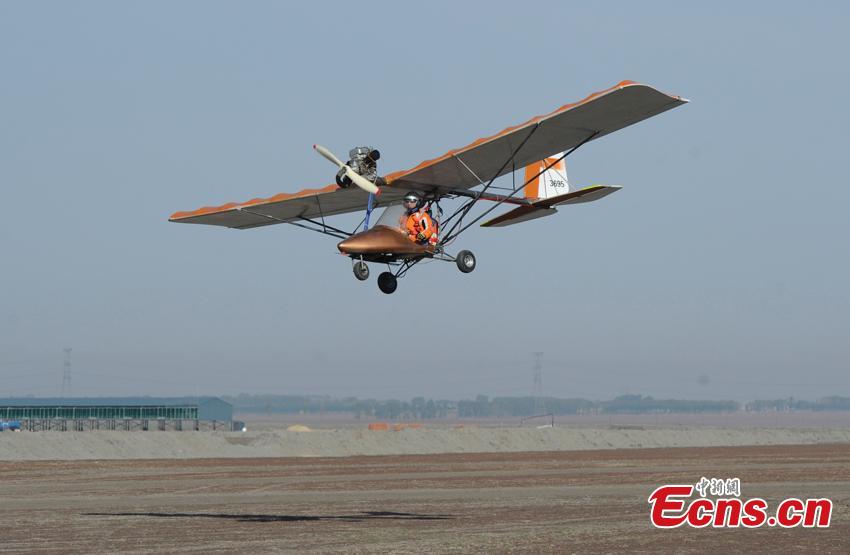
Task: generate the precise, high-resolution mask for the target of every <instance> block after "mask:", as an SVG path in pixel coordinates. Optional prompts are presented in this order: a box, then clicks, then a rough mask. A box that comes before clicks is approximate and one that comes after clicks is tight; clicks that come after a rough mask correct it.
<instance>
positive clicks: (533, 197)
mask: <svg viewBox="0 0 850 555" xmlns="http://www.w3.org/2000/svg"><path fill="white" fill-rule="evenodd" d="M562 155H563V153H561V154H556V155H555V156H551V157H549V158H544V159H543V160H540V161H539V162H535V163H533V164H529V165H528V166H526V167H525V181H527V182H528V185H526V186H525V198H526V200H528V201H529V203H528V204H526V205H524V206H519V207H517V208H514V209H513V210H510V211H508V212H505V213H504V214H502V215H501V216H496V217H495V218H493V219H492V220H489V221H487V222H484V223H483V224H481V227H504V226H508V225H513V224H518V223H520V222H527V221H528V220H534V219H537V218H542V217H544V216H551V215H552V214H554V213H555V212H557V210H556V209H555V207H556V206H561V205H564V204H580V203H583V202H591V201H594V200H597V199H600V198H602V197H606V196H608V195H610V194H611V193H614V192H616V191H619V190H620V187H619V186H616V185H591V186H590V187H583V188H578V187H574V186H572V185H570V182H569V180H568V179H567V165H566V164H565V163H564V161H563V160H558V158H560V157H561V156H562ZM549 166H551V167H549ZM547 168H548V169H547ZM538 174H540V175H538Z"/></svg>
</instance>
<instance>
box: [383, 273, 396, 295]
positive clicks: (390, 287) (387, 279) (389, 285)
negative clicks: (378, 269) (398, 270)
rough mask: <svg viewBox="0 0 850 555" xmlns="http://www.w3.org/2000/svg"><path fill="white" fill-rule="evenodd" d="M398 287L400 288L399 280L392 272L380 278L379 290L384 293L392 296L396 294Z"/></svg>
mask: <svg viewBox="0 0 850 555" xmlns="http://www.w3.org/2000/svg"><path fill="white" fill-rule="evenodd" d="M396 287H398V280H397V279H396V277H395V276H394V275H393V274H392V272H384V273H382V274H381V275H379V276H378V289H380V290H381V292H382V293H386V294H387V295H390V294H392V293H393V292H395V290H396Z"/></svg>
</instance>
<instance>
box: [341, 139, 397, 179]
mask: <svg viewBox="0 0 850 555" xmlns="http://www.w3.org/2000/svg"><path fill="white" fill-rule="evenodd" d="M348 158H349V159H348V164H346V165H347V166H348V167H349V168H351V169H352V170H354V171H355V172H357V173H359V174H360V175H362V176H363V177H365V178H366V179H367V180H369V181H371V182H372V183H374V184H375V185H377V186H378V187H383V186H384V185H386V184H387V182H386V180H384V178H383V177H380V176H378V160H380V159H381V153H380V152H379V151H378V150H377V149H374V148H372V147H370V146H358V147H355V148H352V149H351V151H350V152H349V153H348ZM336 184H337V185H339V186H340V187H348V186H349V185H351V179H350V178H349V177H348V176H347V175H345V169H344V168H342V169H340V170H339V172H338V173H337V174H336Z"/></svg>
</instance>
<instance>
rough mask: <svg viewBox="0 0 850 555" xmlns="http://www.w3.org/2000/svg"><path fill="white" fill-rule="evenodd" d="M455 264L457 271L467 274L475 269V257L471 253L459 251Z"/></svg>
mask: <svg viewBox="0 0 850 555" xmlns="http://www.w3.org/2000/svg"><path fill="white" fill-rule="evenodd" d="M455 264H457V269H458V270H460V271H461V272H463V273H464V274H468V273H469V272H471V271H472V270H474V269H475V255H474V254H472V252H471V251H460V252H459V253H457V258H455Z"/></svg>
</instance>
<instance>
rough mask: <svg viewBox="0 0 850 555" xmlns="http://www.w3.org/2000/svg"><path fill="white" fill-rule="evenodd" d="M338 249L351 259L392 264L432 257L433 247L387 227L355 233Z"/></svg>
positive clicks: (342, 242)
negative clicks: (397, 261)
mask: <svg viewBox="0 0 850 555" xmlns="http://www.w3.org/2000/svg"><path fill="white" fill-rule="evenodd" d="M337 248H338V249H339V251H340V252H341V253H343V254H346V255H348V256H350V257H351V258H358V259H362V260H366V261H369V262H392V261H395V260H408V259H413V258H422V257H426V256H431V255H432V254H433V253H434V249H433V247H431V246H429V245H419V244H417V243H415V242H414V241H411V240H410V239H408V237H407V233H405V232H404V231H402V230H400V229H398V228H395V227H390V226H387V225H376V226H375V227H373V228H372V229H368V230H366V231H361V232H360V233H355V234H354V235H352V236H351V237H349V238H347V239H345V240H343V241H341V242H340V243H339V244H338V245H337Z"/></svg>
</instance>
